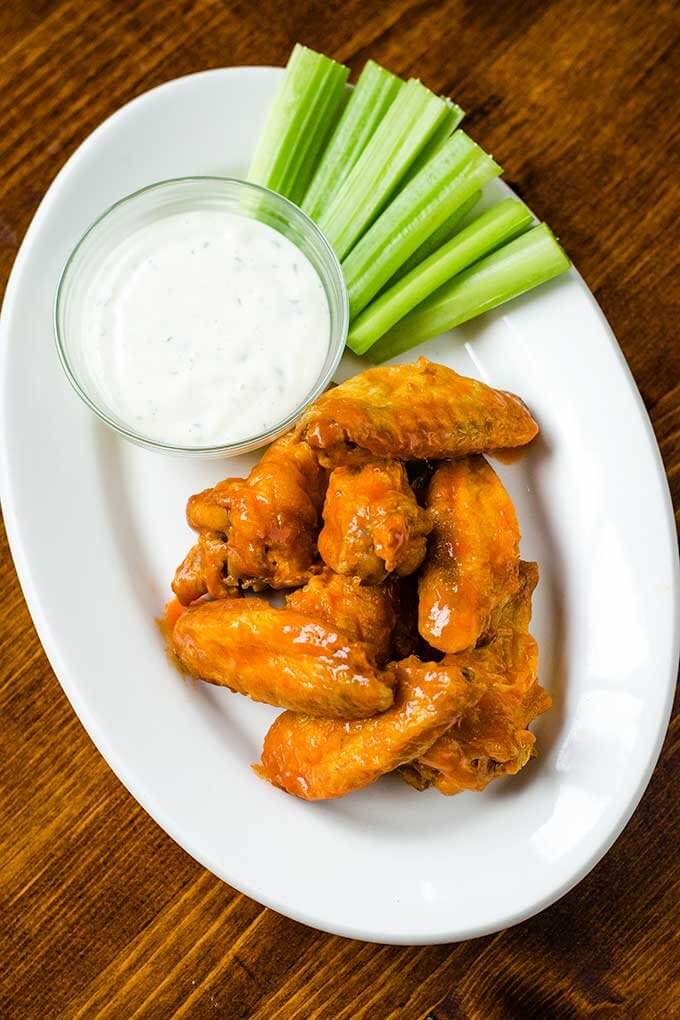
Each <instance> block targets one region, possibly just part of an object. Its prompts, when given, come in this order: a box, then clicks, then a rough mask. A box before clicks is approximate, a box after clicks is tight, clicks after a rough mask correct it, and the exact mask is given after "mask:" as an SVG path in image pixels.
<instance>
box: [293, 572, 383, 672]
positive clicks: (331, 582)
mask: <svg viewBox="0 0 680 1020" xmlns="http://www.w3.org/2000/svg"><path fill="white" fill-rule="evenodd" d="M286 605H287V606H288V608H289V609H294V610H296V612H298V613H304V615H305V616H312V617H314V619H315V620H321V621H322V622H323V623H326V624H328V625H329V626H331V627H337V629H338V630H340V631H342V633H343V634H346V635H347V636H348V637H349V638H351V639H352V640H353V641H359V642H361V644H363V645H364V646H365V647H366V648H367V649H369V651H370V653H371V654H372V656H373V658H374V659H375V661H376V662H377V663H384V662H386V661H387V659H388V658H389V654H390V644H391V638H392V631H393V630H394V626H395V624H396V622H397V613H398V611H399V596H398V591H397V585H396V583H394V582H393V581H391V580H389V581H386V582H385V584H372V585H366V584H362V583H361V580H360V579H359V578H358V577H344V576H343V575H342V574H335V573H334V572H333V571H332V570H329V569H328V567H326V569H325V570H323V571H322V572H321V573H320V574H316V575H315V576H314V577H312V578H310V580H309V581H308V582H307V584H306V585H305V587H304V588H298V590H297V591H294V592H292V593H291V594H290V595H287V596H286Z"/></svg>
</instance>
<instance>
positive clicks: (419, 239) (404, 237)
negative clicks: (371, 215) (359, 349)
mask: <svg viewBox="0 0 680 1020" xmlns="http://www.w3.org/2000/svg"><path fill="white" fill-rule="evenodd" d="M500 172H501V168H500V167H499V166H498V164H497V163H494V161H493V159H492V158H491V156H488V155H487V154H486V153H485V152H484V150H483V149H480V147H479V146H478V145H477V144H476V143H475V142H473V141H472V139H471V138H469V137H468V136H467V135H466V134H465V132H463V131H456V133H455V134H454V135H452V136H451V138H449V140H448V141H447V142H445V143H444V145H442V147H441V148H440V149H439V151H438V152H436V153H435V154H434V156H433V157H432V159H431V160H430V161H429V162H428V163H426V165H425V166H424V167H423V169H422V170H421V171H420V173H419V174H418V175H417V176H416V177H414V178H413V180H412V181H411V183H410V184H407V185H406V187H405V188H404V189H403V190H402V191H400V192H399V194H398V195H397V197H396V198H395V199H394V200H393V201H392V202H391V203H390V204H389V205H388V207H387V209H385V211H384V212H383V213H382V215H381V216H379V217H378V219H377V220H376V221H375V223H374V224H373V226H372V227H370V228H369V230H368V231H367V232H366V233H365V234H364V236H363V237H362V238H361V240H360V241H359V243H358V244H357V245H356V246H355V247H354V248H353V249H352V251H351V252H350V254H349V255H348V256H347V258H346V259H345V260H344V261H343V263H342V271H343V273H344V276H345V283H346V284H347V291H348V294H349V309H350V319H353V318H354V317H355V316H356V315H358V314H359V312H360V311H361V310H362V308H365V307H366V305H367V304H368V303H369V301H370V300H371V298H372V297H374V295H375V294H377V293H378V291H379V290H380V288H381V287H382V286H383V284H385V283H387V281H388V280H389V279H390V277H392V276H393V275H394V274H395V273H396V271H397V269H398V268H399V266H400V265H401V264H402V263H403V262H405V261H406V259H407V258H408V257H409V255H412V254H413V252H414V251H415V250H416V248H419V247H420V245H421V244H422V243H423V241H424V240H425V238H427V237H429V235H430V234H431V233H433V231H435V230H437V228H438V227H440V226H441V224H442V223H443V222H444V220H445V219H446V218H447V217H448V216H450V215H451V213H453V212H454V211H455V210H456V209H458V208H459V207H460V206H461V205H462V204H463V202H465V201H467V199H468V198H470V196H471V195H473V194H474V193H475V191H478V190H479V189H480V187H481V186H482V185H483V184H485V183H486V182H487V181H488V180H490V179H491V178H492V177H495V176H497V175H498V174H500Z"/></svg>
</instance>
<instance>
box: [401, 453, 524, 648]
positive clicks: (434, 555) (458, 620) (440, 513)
mask: <svg viewBox="0 0 680 1020" xmlns="http://www.w3.org/2000/svg"><path fill="white" fill-rule="evenodd" d="M427 506H428V510H429V512H430V515H431V518H432V521H433V528H432V535H431V537H430V543H429V548H428V554H427V559H426V561H425V565H424V567H423V570H422V572H421V575H420V580H419V585H418V595H419V606H418V629H419V630H420V633H421V634H422V636H423V637H424V638H425V640H426V641H428V642H429V643H430V644H431V645H432V646H433V647H434V648H438V649H440V650H441V651H443V652H459V651H462V650H464V649H465V648H472V647H474V645H475V644H476V642H477V640H478V638H479V636H480V634H481V633H482V631H483V630H484V628H485V627H486V626H487V623H488V621H489V617H490V615H491V613H492V612H493V610H494V609H495V608H496V607H497V606H498V605H500V604H502V603H503V602H504V601H505V600H506V599H507V598H508V597H509V596H510V595H512V594H513V592H515V591H517V587H518V584H519V574H518V571H519V540H520V531H519V525H518V523H517V517H516V515H515V510H514V507H513V505H512V501H511V499H510V497H509V496H508V494H507V492H506V491H505V489H504V487H503V485H502V483H501V481H500V479H499V478H498V476H497V475H496V473H495V471H494V470H493V468H491V467H490V466H489V464H487V462H486V461H485V460H484V458H483V457H469V458H467V459H465V460H462V461H452V462H449V463H447V464H442V465H440V467H439V468H437V470H436V471H435V473H434V475H433V476H432V480H431V481H430V484H429V487H428V490H427Z"/></svg>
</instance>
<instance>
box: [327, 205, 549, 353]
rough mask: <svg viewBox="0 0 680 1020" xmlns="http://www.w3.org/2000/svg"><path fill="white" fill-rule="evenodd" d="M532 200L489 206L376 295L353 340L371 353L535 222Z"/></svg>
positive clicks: (358, 348) (354, 345) (355, 326)
mask: <svg viewBox="0 0 680 1020" xmlns="http://www.w3.org/2000/svg"><path fill="white" fill-rule="evenodd" d="M531 220H532V216H531V213H530V212H529V210H528V209H527V208H526V206H524V205H522V203H521V202H517V201H516V200H515V199H514V198H507V199H505V201H503V202H499V203H498V205H495V206H492V208H491V209H487V211H486V212H483V213H482V214H481V216H478V217H477V218H476V219H475V220H473V222H472V223H470V224H469V225H468V226H467V227H465V229H464V230H461V231H460V233H459V234H456V236H455V237H454V238H452V239H451V240H450V241H449V242H448V243H447V244H445V245H444V246H443V247H442V248H440V249H439V250H438V251H436V252H435V253H434V254H433V255H430V257H429V258H428V259H426V260H425V262H423V263H421V265H419V266H416V268H415V269H413V270H411V272H410V273H409V274H408V276H406V277H405V278H404V279H403V280H400V281H399V282H398V283H396V284H394V285H393V286H392V287H390V288H389V289H388V290H386V291H385V292H384V293H383V294H381V295H380V297H379V298H376V300H375V301H373V302H372V303H371V304H370V305H369V306H368V308H366V309H365V310H364V311H363V312H362V313H361V315H360V316H359V317H358V318H357V319H355V320H354V321H353V322H352V325H351V328H350V331H349V337H348V338H347V346H348V347H349V348H350V350H352V351H354V353H355V354H365V353H366V351H367V350H368V349H369V347H371V346H372V345H373V344H374V343H375V342H376V340H378V339H379V337H381V336H382V335H383V334H384V333H386V332H387V330H388V329H389V328H390V326H393V325H394V324H395V322H398V321H399V319H403V317H404V316H405V315H407V314H408V312H410V311H411V309H413V308H415V307H416V305H419V304H420V303H421V302H422V301H423V300H424V299H425V298H426V297H428V296H429V295H430V294H432V293H433V292H434V291H435V290H437V288H438V287H441V285H442V284H443V283H445V282H446V281H447V280H450V279H451V277H453V276H455V275H456V273H460V272H461V270H463V269H466V268H467V267H468V266H471V265H472V264H473V262H476V261H477V260H478V259H480V258H481V257H482V256H483V255H487V254H488V253H489V252H491V251H493V250H494V249H496V248H498V247H500V246H501V245H503V244H506V243H507V242H508V241H510V240H511V239H512V238H513V237H517V235H518V234H521V233H523V232H524V231H525V230H526V229H527V227H529V226H530V225H531Z"/></svg>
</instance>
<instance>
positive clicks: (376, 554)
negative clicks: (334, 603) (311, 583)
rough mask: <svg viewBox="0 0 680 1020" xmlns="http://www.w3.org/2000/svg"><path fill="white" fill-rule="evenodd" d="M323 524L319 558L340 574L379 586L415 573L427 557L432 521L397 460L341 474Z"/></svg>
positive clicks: (334, 480)
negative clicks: (387, 579) (391, 576)
mask: <svg viewBox="0 0 680 1020" xmlns="http://www.w3.org/2000/svg"><path fill="white" fill-rule="evenodd" d="M323 520H324V524H323V528H322V529H321V534H320V535H319V552H320V553H321V556H322V559H323V560H324V562H325V563H327V564H328V566H329V567H331V568H332V569H333V570H335V571H336V573H338V574H351V575H353V576H355V577H360V578H361V579H362V580H363V581H368V582H370V583H373V584H375V583H377V582H379V581H382V580H383V579H384V578H385V577H386V576H387V575H388V574H389V573H391V572H392V571H395V572H396V573H397V574H398V575H400V576H404V575H406V574H411V573H413V571H414V570H417V568H418V567H419V566H420V564H421V563H422V561H423V558H424V556H425V549H426V544H427V535H428V533H429V531H430V521H429V518H428V515H427V513H426V512H425V511H424V510H423V509H422V508H421V507H420V506H418V503H417V501H416V497H415V495H414V493H413V490H412V489H411V487H410V485H409V483H408V478H407V476H406V471H405V469H404V467H403V465H402V464H400V463H399V462H398V461H396V460H374V461H371V462H370V463H367V464H362V465H361V466H359V467H338V468H336V469H335V471H333V473H332V474H331V477H330V480H329V482H328V490H327V492H326V501H325V503H324V507H323Z"/></svg>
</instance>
